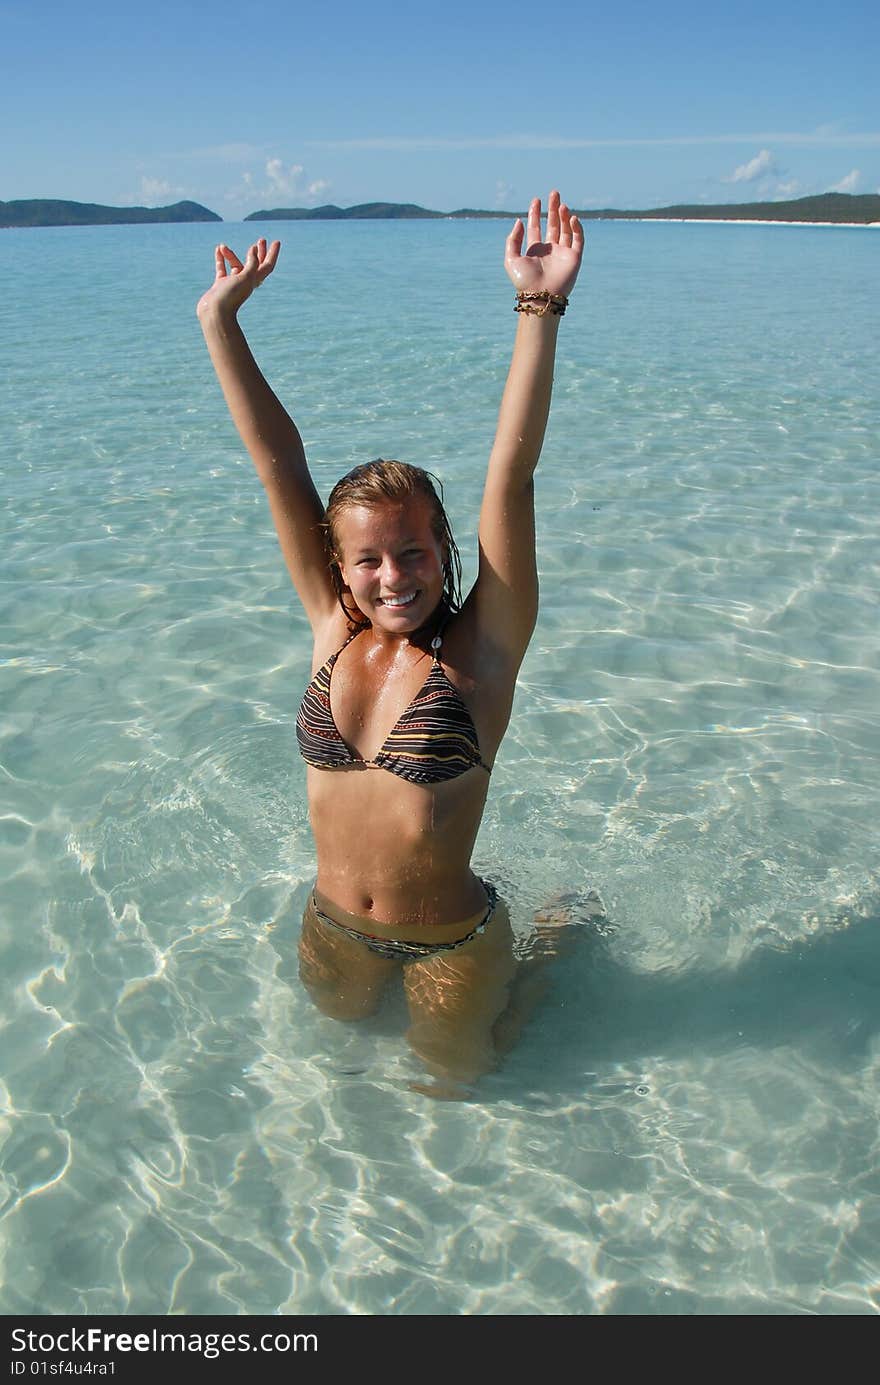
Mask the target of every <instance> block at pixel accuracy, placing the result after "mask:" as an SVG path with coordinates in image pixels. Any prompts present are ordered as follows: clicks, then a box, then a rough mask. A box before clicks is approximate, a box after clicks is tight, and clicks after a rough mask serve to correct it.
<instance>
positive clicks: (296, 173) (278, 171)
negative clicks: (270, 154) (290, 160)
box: [266, 159, 303, 197]
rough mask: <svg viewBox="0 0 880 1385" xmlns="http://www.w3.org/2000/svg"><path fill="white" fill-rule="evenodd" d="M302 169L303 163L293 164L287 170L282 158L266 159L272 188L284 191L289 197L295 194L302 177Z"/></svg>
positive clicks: (267, 174)
mask: <svg viewBox="0 0 880 1385" xmlns="http://www.w3.org/2000/svg"><path fill="white" fill-rule="evenodd" d="M302 171H303V167H302V164H291V165H290V167H289V168H288V169H287V171H286V172H285V169H284V164H283V163H282V162H281V160H280V159H267V160H266V177H267V178H268V179H269V185H270V190H271V191H272V192H283V193H284V194H285V196H287V197H291V196H293V194H294V193H295V192H296V185H297V182H298V181H299V179H300V178H301V177H302Z"/></svg>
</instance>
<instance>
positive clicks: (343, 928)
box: [311, 880, 498, 962]
mask: <svg viewBox="0 0 880 1385" xmlns="http://www.w3.org/2000/svg"><path fill="white" fill-rule="evenodd" d="M480 884H481V885H482V886H483V889H484V890H485V891H486V901H487V908H486V912H485V914H484V916H483V917H482V918H481V919H480V922H479V923H478V924H477V926H476V928H472V929H471V931H470V933H465V935H464V937H463V938H456V940H455V942H454V943H416V942H397V941H396V939H394V938H377V937H376V936H375V935H374V934H373V933H361V932H359V931H358V930H357V929H356V928H349V927H348V926H347V924H344V923H337V922H336V919H332V918H331V917H330V915H329V914H325V913H324V911H323V909H320V908H319V907H318V901H317V900H316V899H315V892H314V890H313V891H312V898H311V905H312V908H313V909H314V911H315V914H316V915H317V917H318V918H319V919H320V920H321V922H322V923H325V924H327V926H328V927H329V928H335V929H336V931H337V933H344V934H345V936H346V937H347V938H354V939H355V940H356V941H357V942H359V943H363V944H364V946H365V947H368V948H369V950H370V952H373V953H375V955H376V956H377V957H384V958H385V959H386V961H389V962H415V961H417V960H418V959H419V958H424V957H433V956H434V954H435V953H437V952H454V951H455V949H456V948H457V947H464V945H465V943H469V942H472V941H473V939H474V938H476V937H478V936H479V935H480V933H485V931H486V929H487V927H488V926H489V924H490V923H491V922H492V916H493V915H494V913H495V910H496V908H497V907H498V891H497V890H496V889H495V886H494V885H492V884H491V883H490V882H489V881H488V880H480Z"/></svg>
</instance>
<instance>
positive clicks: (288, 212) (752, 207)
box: [245, 192, 880, 225]
mask: <svg viewBox="0 0 880 1385" xmlns="http://www.w3.org/2000/svg"><path fill="white" fill-rule="evenodd" d="M516 215H522V213H516V212H499V211H479V210H478V209H476V208H473V207H463V208H461V209H460V210H459V211H455V212H434V211H430V210H429V209H428V208H426V207H419V206H416V205H415V203H413V202H363V203H361V204H360V205H359V206H356V207H336V206H333V205H332V204H331V205H329V206H326V207H274V208H272V209H271V210H266V211H260V212H251V213H250V215H249V216H246V217H245V221H360V220H382V221H399V220H405V221H410V220H429V219H436V218H438V217H443V218H445V219H446V220H450V219H461V220H464V219H468V220H472V219H475V218H482V219H487V218H492V219H494V220H500V221H511V220H512V219H513V218H514V216H516ZM578 215H579V216H580V217H581V219H582V220H583V221H616V220H617V221H621V220H625V221H662V220H671V221H793V222H797V221H820V222H830V223H840V222H855V223H857V224H858V223H860V224H863V225H867V224H869V223H871V222H880V195H877V194H875V193H870V194H868V195H865V196H861V197H860V196H855V195H853V194H852V193H846V192H825V193H820V194H819V195H818V196H816V197H798V198H795V199H793V200H791V201H788V202H722V203H719V204H716V205H715V206H706V205H704V204H702V203H701V204H699V205H676V206H673V207H655V208H653V209H651V210H648V211H624V210H622V209H621V208H617V207H605V208H603V209H601V210H599V211H596V210H590V211H583V212H579V213H578Z"/></svg>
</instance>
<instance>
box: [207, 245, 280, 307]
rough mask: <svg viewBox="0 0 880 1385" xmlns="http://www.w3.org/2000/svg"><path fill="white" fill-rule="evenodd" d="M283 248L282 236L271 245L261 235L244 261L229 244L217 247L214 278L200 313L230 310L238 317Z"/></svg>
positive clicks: (269, 272)
mask: <svg viewBox="0 0 880 1385" xmlns="http://www.w3.org/2000/svg"><path fill="white" fill-rule="evenodd" d="M280 249H281V241H280V240H273V242H272V244H271V245H269V246H267V244H266V241H265V239H260V240H258V241H257V242H256V243H255V244H254V245H252V246H251V247H250V249H249V250H248V252H247V256H246V257H245V261H244V264H242V262H241V260H240V259H239V258H238V256H237V255H236V253H235V251H234V250H231V249H230V248H229V246H228V245H218V246H217V249H216V250H215V251H214V267H215V273H214V282H213V284H212V285H211V287H210V288H209V289H208V291H207V293H203V294H202V296H201V298H200V299H199V302H198V306H197V308H196V312H197V313H198V315H199V317H202V316H204V315H205V314H206V313H209V312H212V311H217V312H222V313H229V314H231V315H232V316H233V317H234V316H235V314H236V313H237V312H238V310H239V308H240V307H241V305H242V303H245V302H247V300H248V299H249V298H250V296H251V294H252V293H253V291H254V289H257V288H259V287H260V284H262V282H263V280H264V279H267V278H268V277H269V275H270V274H271V273H272V270H273V269H274V268H275V265H276V263H277V260H278V252H279V250H280ZM227 266H228V268H227Z"/></svg>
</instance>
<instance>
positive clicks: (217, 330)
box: [196, 240, 336, 629]
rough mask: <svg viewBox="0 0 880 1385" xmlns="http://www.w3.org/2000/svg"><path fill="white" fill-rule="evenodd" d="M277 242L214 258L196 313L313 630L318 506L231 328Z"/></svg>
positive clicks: (285, 422) (324, 590)
mask: <svg viewBox="0 0 880 1385" xmlns="http://www.w3.org/2000/svg"><path fill="white" fill-rule="evenodd" d="M280 249H281V245H280V242H279V241H277V240H276V241H273V242H272V245H271V246H269V247H268V248H267V245H266V242H265V240H259V241H257V242H256V244H254V245H252V246H251V247H250V249H249V250H248V253H247V256H246V258H245V260H244V263H242V261H241V260H240V259H239V258H238V256H237V255H236V254H235V253H234V251H232V250H230V248H229V246H228V245H218V246H217V249H216V251H215V255H214V260H215V277H214V283H213V284H212V285H211V287H210V288H209V289H208V291H207V293H205V294H203V295H202V297H201V299H200V300H199V304H198V307H197V309H196V311H197V313H198V318H199V322H200V323H201V326H202V331H203V332H204V334H205V341H206V343H207V346H208V351H209V352H210V355H211V361H212V362H213V365H214V369H215V370H216V372H217V378H218V380H219V381H220V385H221V388H222V390H223V394H224V396H225V399H226V403H227V404H228V406H229V412H230V413H231V415H232V420H233V422H234V424H235V426H236V428H237V429H238V432H239V435H240V437H241V440H242V442H243V443H244V445H245V447H246V448H247V450H248V452H249V453H250V455H251V458H252V459H253V463H254V466H255V467H256V469H257V475H258V476H259V478H260V480H261V481H262V483H263V486H264V488H265V491H266V495H267V497H268V500H269V507H270V509H271V512H272V519H273V521H274V523H275V529H276V532H277V534H278V540H279V543H280V544H281V551H282V553H283V555H284V560H285V562H286V564H287V567H288V570H289V572H290V575H291V577H292V578H293V582H294V585H295V587H296V589H297V592H298V593H299V597H300V600H301V601H302V603H303V606H304V608H305V612H306V615H307V616H308V619H309V621H310V623H311V625H312V628H313V629H314V628H315V627H316V626H318V625H319V624H320V623H321V622H323V621H324V620H326V619H327V617H328V616H329V615H331V614H332V612H333V611H334V609H335V606H336V597H335V594H334V591H333V584H332V581H331V579H330V573H329V570H328V567H327V559H326V554H325V550H324V538H323V530H322V528H321V523H322V520H323V518H324V506H323V505H322V504H321V499H320V497H319V495H318V492H317V491H316V489H315V485H314V482H313V481H312V478H311V475H310V474H309V469H308V466H307V464H306V457H305V452H304V450H303V445H302V439H301V438H300V435H299V432H298V431H297V428H296V425H295V424H294V422H293V419H292V418H291V417H290V415H289V414H288V413H287V411H286V409H285V408H284V407H283V405H282V404H281V403H280V401H279V400H278V398H277V397H276V395H275V394H274V393H273V391H272V390H271V389H270V387H269V385H268V384H267V383H266V380H265V379H264V377H263V375H262V373H261V371H260V369H259V367H258V365H257V363H256V361H255V360H254V358H253V356H252V355H251V351H250V347H249V346H248V344H247V341H246V340H245V336H244V333H243V332H242V330H241V327H240V326H239V323H238V310H239V308H240V307H241V305H242V304H243V303H245V302H246V301H247V299H248V298H250V296H251V294H252V293H253V291H254V289H256V288H259V286H260V284H262V283H263V281H264V280H265V279H266V278H268V276H269V275H270V274H271V273H272V270H273V269H274V268H275V264H276V261H277V259H278V252H279V250H280Z"/></svg>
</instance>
